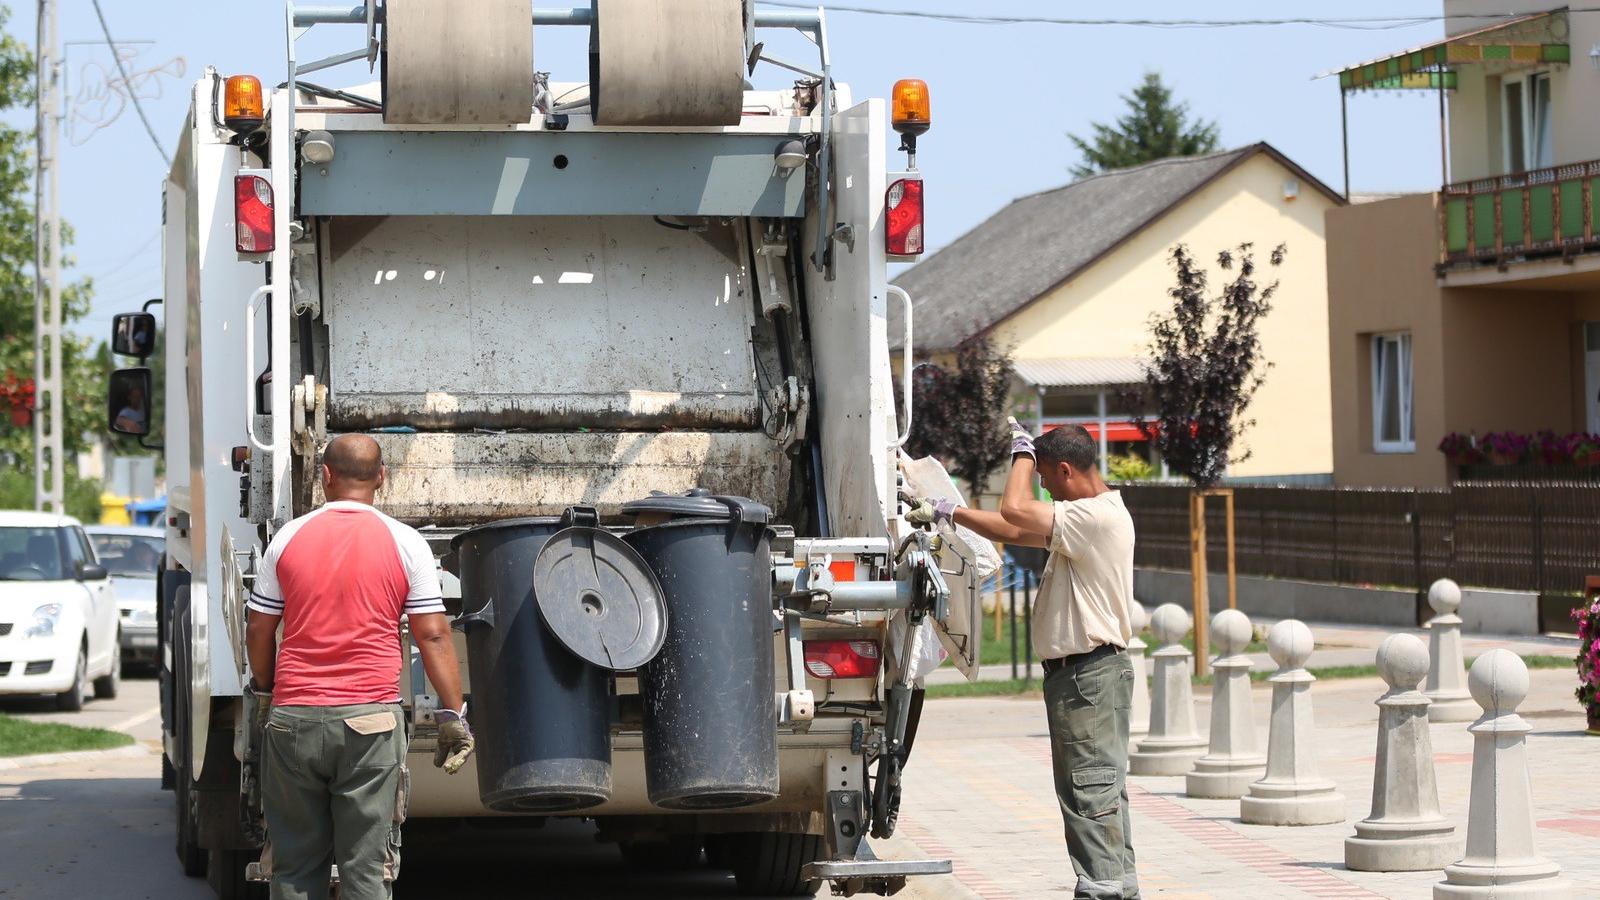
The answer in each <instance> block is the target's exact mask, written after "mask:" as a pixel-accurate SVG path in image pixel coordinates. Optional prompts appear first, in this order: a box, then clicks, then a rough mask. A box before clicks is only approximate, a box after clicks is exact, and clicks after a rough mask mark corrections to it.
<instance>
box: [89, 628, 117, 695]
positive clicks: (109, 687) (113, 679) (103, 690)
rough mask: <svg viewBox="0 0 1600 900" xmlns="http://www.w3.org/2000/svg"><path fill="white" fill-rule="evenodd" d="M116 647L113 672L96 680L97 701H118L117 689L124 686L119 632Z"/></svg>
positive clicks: (112, 658) (113, 652)
mask: <svg viewBox="0 0 1600 900" xmlns="http://www.w3.org/2000/svg"><path fill="white" fill-rule="evenodd" d="M114 643H115V646H116V647H117V648H118V649H116V650H114V651H112V653H111V671H110V672H107V673H106V674H104V675H101V676H100V677H99V678H96V679H95V680H94V698H95V699H96V700H115V699H117V688H119V687H121V686H122V649H121V648H122V632H121V631H118V632H117V636H116V640H115V642H114Z"/></svg>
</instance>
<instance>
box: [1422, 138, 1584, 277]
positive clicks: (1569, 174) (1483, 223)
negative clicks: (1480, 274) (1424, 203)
mask: <svg viewBox="0 0 1600 900" xmlns="http://www.w3.org/2000/svg"><path fill="white" fill-rule="evenodd" d="M1596 193H1600V160H1591V161H1589V162H1581V163H1572V164H1570V165H1565V166H1555V167H1552V168H1548V169H1533V170H1530V171H1527V172H1519V173H1517V174H1515V175H1501V176H1497V177H1495V178H1480V179H1478V180H1476V181H1460V182H1456V183H1455V184H1447V185H1445V186H1444V189H1443V190H1442V191H1441V192H1440V203H1439V234H1440V237H1441V243H1442V245H1443V246H1442V248H1441V253H1440V262H1439V268H1440V270H1441V272H1442V271H1443V270H1445V269H1450V268H1462V267H1468V266H1474V265H1495V266H1502V267H1503V266H1505V265H1506V264H1507V263H1511V262H1515V261H1518V260H1522V259H1529V258H1535V257H1542V256H1560V257H1571V256H1575V255H1577V254H1580V253H1587V252H1592V251H1594V250H1596V249H1600V241H1597V239H1596V233H1597V232H1600V221H1597V215H1600V209H1597V208H1596V205H1595V202H1594V200H1595V195H1596Z"/></svg>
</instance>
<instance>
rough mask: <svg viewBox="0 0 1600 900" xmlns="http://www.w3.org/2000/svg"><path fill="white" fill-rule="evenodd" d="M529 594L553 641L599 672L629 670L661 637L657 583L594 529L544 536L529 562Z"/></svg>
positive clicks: (651, 653) (663, 619) (635, 557)
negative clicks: (530, 572) (532, 561)
mask: <svg viewBox="0 0 1600 900" xmlns="http://www.w3.org/2000/svg"><path fill="white" fill-rule="evenodd" d="M533 594H534V597H535V598H536V600H537V602H538V604H539V612H540V614H541V615H542V616H543V617H544V622H545V625H546V626H547V627H549V629H550V631H551V633H552V634H554V635H555V636H556V639H557V640H559V641H560V642H561V645H562V646H563V647H566V648H567V650H568V651H569V652H571V653H572V655H574V656H576V657H578V658H579V659H582V660H584V661H585V662H588V663H592V664H593V665H596V666H599V667H601V668H603V669H613V670H624V669H637V668H638V667H640V666H642V665H644V664H645V663H647V662H649V661H650V660H652V659H654V658H655V656H656V654H657V653H658V652H660V650H661V644H662V642H663V641H665V640H666V638H667V604H666V601H665V599H663V597H662V596H661V585H660V584H659V583H657V581H656V576H655V574H654V573H653V572H651V571H650V566H649V565H648V564H647V563H645V561H644V558H643V557H641V556H640V555H639V554H638V552H637V551H635V550H634V549H633V548H632V547H629V546H628V545H627V544H625V543H623V542H622V539H621V538H618V537H616V536H615V535H612V534H609V533H607V532H605V531H603V530H601V529H599V528H590V527H587V526H574V527H571V528H564V529H562V530H561V531H558V532H556V533H555V534H553V535H551V536H550V539H549V540H548V541H546V542H545V545H544V548H543V549H542V550H540V551H539V556H538V557H537V558H536V559H535V560H534V563H533Z"/></svg>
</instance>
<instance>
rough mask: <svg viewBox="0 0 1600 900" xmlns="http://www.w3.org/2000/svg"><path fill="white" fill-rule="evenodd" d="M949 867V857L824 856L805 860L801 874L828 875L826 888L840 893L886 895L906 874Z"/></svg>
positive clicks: (895, 890) (936, 872)
mask: <svg viewBox="0 0 1600 900" xmlns="http://www.w3.org/2000/svg"><path fill="white" fill-rule="evenodd" d="M951 871H952V866H951V864H950V860H948V859H854V860H823V861H821V862H814V863H808V864H807V865H806V867H805V868H803V869H801V870H800V877H801V878H802V879H805V880H807V881H813V880H821V879H827V881H828V886H829V888H831V889H832V890H833V892H834V894H835V895H837V896H841V897H853V896H855V895H856V894H878V895H881V896H884V897H889V896H893V895H894V894H897V893H899V892H900V889H901V888H903V887H905V886H906V879H907V878H910V877H912V876H916V875H949V874H950V873H951Z"/></svg>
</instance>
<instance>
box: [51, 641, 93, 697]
mask: <svg viewBox="0 0 1600 900" xmlns="http://www.w3.org/2000/svg"><path fill="white" fill-rule="evenodd" d="M75 665H76V666H77V668H76V669H74V670H73V672H74V674H73V678H72V687H69V688H67V689H66V690H64V691H62V692H61V693H59V694H57V695H56V709H59V710H61V711H62V712H78V711H79V710H81V709H83V697H84V694H86V693H88V690H89V652H88V651H87V650H85V649H83V648H82V647H79V648H78V661H77V663H75Z"/></svg>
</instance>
